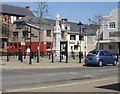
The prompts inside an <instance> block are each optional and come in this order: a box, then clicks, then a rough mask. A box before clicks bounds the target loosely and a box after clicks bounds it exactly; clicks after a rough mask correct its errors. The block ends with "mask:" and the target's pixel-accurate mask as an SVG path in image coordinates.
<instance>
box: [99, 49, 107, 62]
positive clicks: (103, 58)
mask: <svg viewBox="0 0 120 94" xmlns="http://www.w3.org/2000/svg"><path fill="white" fill-rule="evenodd" d="M99 56H100V60H102V62H103V64H106V56H105V53H104V51H101V52H100V55H99Z"/></svg>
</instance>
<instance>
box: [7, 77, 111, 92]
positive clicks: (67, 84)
mask: <svg viewBox="0 0 120 94" xmlns="http://www.w3.org/2000/svg"><path fill="white" fill-rule="evenodd" d="M108 79H112V78H104V79H99V80H91V81H85V82H79V83H78V82H77V83H70V84H62V85H54V86H46V87H36V88H26V89H16V90H9V91H6V92H18V91H28V90H35V89H45V88H56V87H63V86H70V85H77V84H86V83H92V82H98V81H104V80H108Z"/></svg>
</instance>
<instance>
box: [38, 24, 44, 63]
mask: <svg viewBox="0 0 120 94" xmlns="http://www.w3.org/2000/svg"><path fill="white" fill-rule="evenodd" d="M41 31H43V28H41V25H40V26H39V31H38V33H39V42H38V55H37V63H39V61H40V60H39V56H40V48H41V41H40V32H41Z"/></svg>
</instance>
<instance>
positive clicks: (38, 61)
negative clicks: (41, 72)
mask: <svg viewBox="0 0 120 94" xmlns="http://www.w3.org/2000/svg"><path fill="white" fill-rule="evenodd" d="M37 63H39V56H38V53H37Z"/></svg>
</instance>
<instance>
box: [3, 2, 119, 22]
mask: <svg viewBox="0 0 120 94" xmlns="http://www.w3.org/2000/svg"><path fill="white" fill-rule="evenodd" d="M5 4H11V5H16V6H23V7H25V6H30V10H31V11H35V9H36V3H35V2H5ZM47 4H48V6H49V8H50V10H49V14H48V16H46V18H50V19H55V18H56V15H57V14H59V15H60V19H62V18H67V19H68V20H69V21H71V22H78V21H81V22H82V23H86V24H89V21H88V19H89V18H93V17H94V16H96V15H102V16H107V15H110V13H111V11H112V10H113V9H115V8H118V3H117V2H48V3H47Z"/></svg>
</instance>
